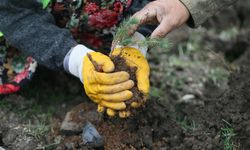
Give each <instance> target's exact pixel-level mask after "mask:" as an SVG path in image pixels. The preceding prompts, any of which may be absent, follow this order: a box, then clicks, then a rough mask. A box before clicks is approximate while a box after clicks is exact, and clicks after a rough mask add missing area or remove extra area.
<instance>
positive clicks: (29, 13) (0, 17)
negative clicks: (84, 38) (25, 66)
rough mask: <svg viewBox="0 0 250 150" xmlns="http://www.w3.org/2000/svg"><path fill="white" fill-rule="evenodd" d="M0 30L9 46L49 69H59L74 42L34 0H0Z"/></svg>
mask: <svg viewBox="0 0 250 150" xmlns="http://www.w3.org/2000/svg"><path fill="white" fill-rule="evenodd" d="M0 31H2V32H3V33H4V36H5V39H6V40H7V42H8V43H10V44H11V45H12V46H14V47H16V48H18V49H19V50H21V51H22V52H23V53H25V54H27V55H30V56H32V57H33V58H35V59H36V60H37V61H38V63H40V64H42V65H45V66H46V67H48V68H51V69H61V68H62V67H63V59H64V56H65V55H66V54H67V52H68V51H69V50H70V49H71V48H72V47H74V46H75V45H76V44H77V43H76V42H75V40H74V39H73V37H72V35H71V33H70V32H69V31H68V30H67V29H62V28H59V27H57V26H56V25H55V22H54V18H53V16H52V15H51V14H50V13H48V12H47V11H46V10H43V9H42V5H41V4H40V3H39V2H37V0H0Z"/></svg>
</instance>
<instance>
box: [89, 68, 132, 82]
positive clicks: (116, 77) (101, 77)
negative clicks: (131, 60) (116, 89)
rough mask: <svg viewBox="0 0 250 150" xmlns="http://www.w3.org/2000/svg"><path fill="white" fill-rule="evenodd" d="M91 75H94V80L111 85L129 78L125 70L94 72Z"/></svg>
mask: <svg viewBox="0 0 250 150" xmlns="http://www.w3.org/2000/svg"><path fill="white" fill-rule="evenodd" d="M93 76H94V77H95V80H96V82H98V83H99V84H106V85H113V84H117V83H122V82H125V81H128V80H129V74H128V73H127V72H125V71H120V72H114V73H102V72H94V74H93Z"/></svg>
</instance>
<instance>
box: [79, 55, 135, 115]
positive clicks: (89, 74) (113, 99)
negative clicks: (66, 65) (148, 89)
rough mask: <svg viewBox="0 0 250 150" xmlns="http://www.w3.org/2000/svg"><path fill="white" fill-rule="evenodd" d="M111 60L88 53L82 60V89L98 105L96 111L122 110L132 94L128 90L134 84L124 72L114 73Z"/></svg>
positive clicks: (108, 112)
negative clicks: (105, 109)
mask: <svg viewBox="0 0 250 150" xmlns="http://www.w3.org/2000/svg"><path fill="white" fill-rule="evenodd" d="M114 68H115V67H114V64H113V62H112V61H111V59H110V58H109V57H108V56H106V55H104V54H102V53H99V52H90V53H88V54H87V55H86V56H85V57H84V60H83V67H82V76H83V77H82V78H83V82H84V88H85V92H86V94H87V95H88V96H89V98H90V99H91V100H92V101H94V102H95V103H97V104H99V105H98V111H100V112H102V111H104V107H106V108H107V114H108V115H111V116H112V114H111V113H110V110H124V109H125V108H126V104H125V103H124V101H126V100H128V99H130V98H131V97H132V96H133V94H132V92H131V91H129V89H131V88H132V87H133V86H134V82H133V81H132V80H129V77H130V76H129V74H128V73H127V72H125V71H120V72H115V73H112V72H113V71H114Z"/></svg>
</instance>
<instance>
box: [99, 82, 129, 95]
mask: <svg viewBox="0 0 250 150" xmlns="http://www.w3.org/2000/svg"><path fill="white" fill-rule="evenodd" d="M133 86H134V82H133V81H132V80H128V81H125V82H122V83H120V84H115V85H99V86H97V91H98V92H97V93H104V94H113V93H118V92H121V91H125V90H129V89H131V88H132V87H133Z"/></svg>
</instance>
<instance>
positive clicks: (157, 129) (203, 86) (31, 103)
mask: <svg viewBox="0 0 250 150" xmlns="http://www.w3.org/2000/svg"><path fill="white" fill-rule="evenodd" d="M245 3H246V2H244V3H243V1H240V2H239V3H238V4H237V6H235V7H234V8H230V9H226V10H224V11H223V13H221V15H218V16H216V17H214V18H212V19H210V20H209V21H208V22H207V23H206V25H205V27H206V28H200V29H198V30H190V29H188V28H183V29H180V30H178V31H177V32H174V33H172V34H171V35H169V38H170V40H171V41H172V42H173V46H172V48H171V50H168V51H166V50H160V49H157V50H156V49H154V50H151V51H150V54H149V58H148V59H149V61H150V66H151V85H152V88H151V93H150V98H149V100H148V102H147V105H146V106H145V107H144V108H143V109H140V110H138V113H137V114H136V115H134V116H133V117H131V118H129V119H125V120H124V119H117V118H115V119H110V118H107V117H106V116H103V115H102V114H98V113H96V106H95V105H94V104H92V103H91V102H90V101H89V100H88V99H87V97H86V96H85V95H84V94H83V92H82V86H81V84H80V83H79V82H78V81H77V80H76V79H72V77H70V76H68V75H65V74H63V73H58V72H53V71H50V70H46V69H44V68H39V70H38V72H37V73H36V75H35V77H34V80H33V81H32V82H31V83H30V84H29V85H27V87H25V89H23V91H22V92H20V93H17V94H15V95H9V96H4V97H1V100H0V149H1V147H2V148H4V149H10V150H12V149H13V150H18V149H20V150H22V149H27V150H28V149H30V150H34V149H58V150H59V149H93V148H94V147H97V146H98V144H92V145H91V144H85V143H84V140H82V138H81V132H82V128H83V127H84V126H85V124H86V123H87V122H88V121H89V122H91V123H92V124H93V125H94V126H95V127H96V129H97V131H98V132H99V133H100V135H101V136H103V138H104V147H105V149H171V150H172V149H179V150H183V149H194V150H200V149H211V150H214V149H228V150H230V149H239V150H241V149H245V150H247V149H250V121H249V120H250V109H249V107H250V78H249V77H250V59H249V58H250V40H249V39H250V36H249V35H250V28H249V24H250V19H249V18H248V17H249V16H248V14H249V11H250V9H248V8H247V7H248V6H250V5H247V4H245ZM247 3H248V2H247ZM224 58H225V59H224ZM65 116H66V117H65ZM65 120H66V121H65ZM67 121H68V122H71V124H70V125H69V124H67ZM65 122H66V124H64V123H65ZM62 124H63V125H65V126H64V127H65V128H67V127H68V128H71V129H70V130H66V129H65V130H60V127H61V125H62ZM68 128H67V129H68Z"/></svg>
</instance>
